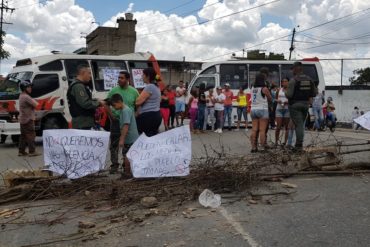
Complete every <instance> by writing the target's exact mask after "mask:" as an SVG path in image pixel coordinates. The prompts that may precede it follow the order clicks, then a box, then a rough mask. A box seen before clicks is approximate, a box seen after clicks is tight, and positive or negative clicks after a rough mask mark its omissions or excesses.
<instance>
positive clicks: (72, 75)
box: [64, 59, 91, 86]
mask: <svg viewBox="0 0 370 247" xmlns="http://www.w3.org/2000/svg"><path fill="white" fill-rule="evenodd" d="M64 65H65V67H66V73H67V78H68V85H70V84H71V83H72V82H73V81H74V80H75V79H76V76H77V67H78V66H79V65H86V66H88V67H89V68H90V66H89V63H88V62H87V60H84V59H68V60H64ZM90 86H91V85H90Z"/></svg>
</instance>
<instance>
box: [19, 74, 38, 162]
mask: <svg viewBox="0 0 370 247" xmlns="http://www.w3.org/2000/svg"><path fill="white" fill-rule="evenodd" d="M32 86H33V84H32V83H31V82H30V81H29V80H25V81H21V83H20V85H19V87H20V89H21V91H22V92H21V94H20V95H19V117H18V120H19V123H20V127H21V128H20V130H21V136H20V138H19V150H18V156H27V155H28V156H38V155H40V154H39V153H37V152H36V145H35V138H36V132H35V109H36V106H37V104H38V103H37V101H36V100H34V99H33V98H32V97H31V92H32ZM27 146H28V152H29V153H27V152H26V147H27Z"/></svg>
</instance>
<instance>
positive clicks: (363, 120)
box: [353, 111, 370, 130]
mask: <svg viewBox="0 0 370 247" xmlns="http://www.w3.org/2000/svg"><path fill="white" fill-rule="evenodd" d="M353 121H355V122H356V123H358V124H359V125H361V126H362V127H363V128H365V129H368V130H370V111H369V112H366V113H365V114H364V115H362V116H359V117H358V118H355V119H354V120H353Z"/></svg>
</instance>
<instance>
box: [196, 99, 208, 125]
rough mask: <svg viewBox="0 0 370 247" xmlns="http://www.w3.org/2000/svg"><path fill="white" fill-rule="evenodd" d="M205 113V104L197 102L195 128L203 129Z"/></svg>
mask: <svg viewBox="0 0 370 247" xmlns="http://www.w3.org/2000/svg"><path fill="white" fill-rule="evenodd" d="M205 113H206V105H205V104H198V118H197V119H198V121H197V129H199V130H203V126H204V115H205Z"/></svg>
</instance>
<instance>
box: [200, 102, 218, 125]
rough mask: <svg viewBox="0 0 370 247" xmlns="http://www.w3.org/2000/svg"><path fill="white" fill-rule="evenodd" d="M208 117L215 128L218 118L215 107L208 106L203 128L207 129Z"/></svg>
mask: <svg viewBox="0 0 370 247" xmlns="http://www.w3.org/2000/svg"><path fill="white" fill-rule="evenodd" d="M208 119H209V121H210V124H211V128H212V129H213V128H214V127H215V123H216V118H215V108H214V107H207V108H206V113H205V116H204V125H203V129H207V124H208Z"/></svg>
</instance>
